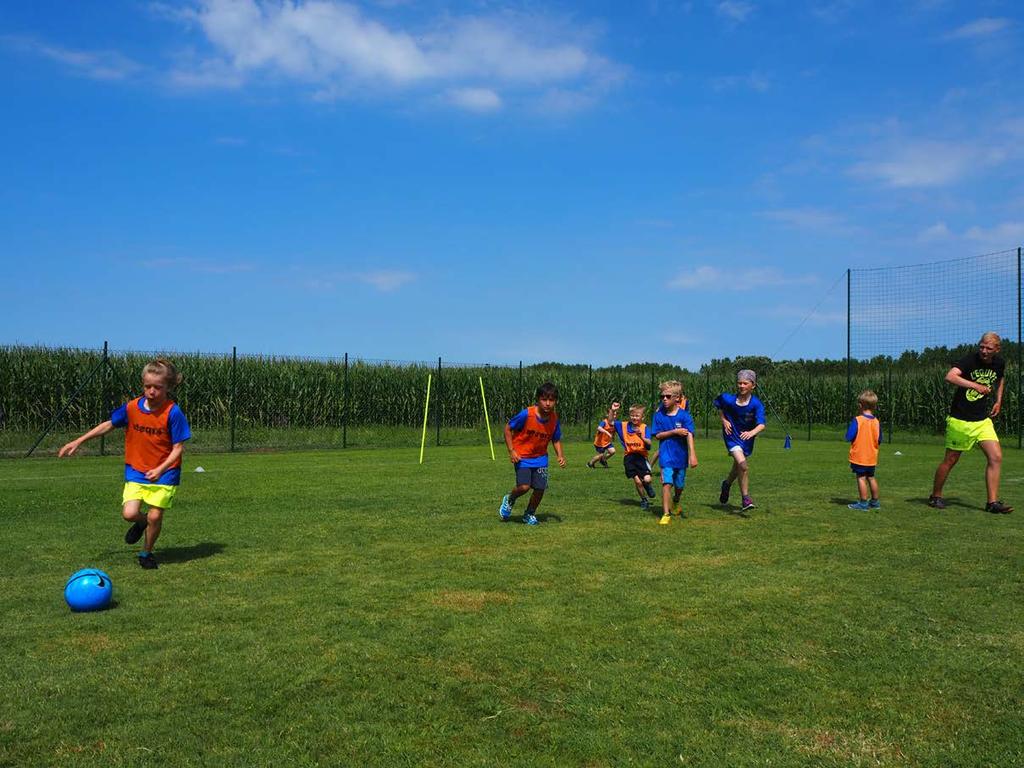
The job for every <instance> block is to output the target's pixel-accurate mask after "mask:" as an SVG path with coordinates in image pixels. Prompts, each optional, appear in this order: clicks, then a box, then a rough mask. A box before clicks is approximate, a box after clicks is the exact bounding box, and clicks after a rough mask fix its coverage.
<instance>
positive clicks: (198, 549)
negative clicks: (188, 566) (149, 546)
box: [156, 541, 225, 565]
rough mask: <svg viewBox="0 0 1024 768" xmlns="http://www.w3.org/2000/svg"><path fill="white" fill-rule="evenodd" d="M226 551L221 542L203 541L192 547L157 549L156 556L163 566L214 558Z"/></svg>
mask: <svg viewBox="0 0 1024 768" xmlns="http://www.w3.org/2000/svg"><path fill="white" fill-rule="evenodd" d="M224 549H225V545H224V544H221V543H220V542H219V541H202V542H200V543H198V544H193V545H192V546H190V547H168V548H167V549H157V550H156V554H157V556H158V557H159V558H160V565H163V564H164V563H187V562H188V561H190V560H200V559H202V558H204V557H213V556H214V555H219V554H220V553H221V552H223V551H224Z"/></svg>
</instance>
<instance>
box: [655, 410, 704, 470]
mask: <svg viewBox="0 0 1024 768" xmlns="http://www.w3.org/2000/svg"><path fill="white" fill-rule="evenodd" d="M680 427H682V428H683V429H688V430H690V432H691V433H693V432H696V431H697V428H696V427H695V426H694V423H693V417H692V416H691V415H690V412H689V411H687V410H685V409H683V408H680V409H679V410H678V411H676V412H675V413H674V414H672V415H671V416H669V415H668V414H667V413H665V408H664V406H662V407H661V408H659V409H658V410H657V411H655V412H654V424H653V425H652V426H651V433H652V434H654V435H657V434H658V433H659V432H668V431H669V430H673V429H679V428H680ZM658 461H659V462H660V463H661V466H662V467H665V468H667V469H685V468H686V467H688V466H689V464H690V449H689V446H688V445H687V442H686V438H685V437H680V436H679V435H673V436H672V437H666V438H665V439H664V440H661V441H659V443H658Z"/></svg>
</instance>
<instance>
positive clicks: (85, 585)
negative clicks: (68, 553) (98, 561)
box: [64, 568, 114, 611]
mask: <svg viewBox="0 0 1024 768" xmlns="http://www.w3.org/2000/svg"><path fill="white" fill-rule="evenodd" d="M113 595H114V584H113V582H112V581H111V580H110V577H109V576H107V574H105V573H104V572H103V571H101V570H98V569H96V568H83V569H82V570H80V571H75V572H74V573H73V574H71V578H70V579H68V583H67V584H65V585H64V601H65V602H66V603H67V604H68V606H69V607H70V608H71V610H72V611H101V610H103V609H104V608H106V607H107V606H108V605H110V598H111V597H113Z"/></svg>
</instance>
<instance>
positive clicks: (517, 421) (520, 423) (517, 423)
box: [508, 408, 562, 468]
mask: <svg viewBox="0 0 1024 768" xmlns="http://www.w3.org/2000/svg"><path fill="white" fill-rule="evenodd" d="M527 412H528V409H527V408H523V410H521V411H520V412H519V413H517V414H516V415H515V416H513V417H512V418H511V419H509V420H508V427H509V429H511V430H512V431H513V432H518V431H519V430H521V429H522V428H523V427H525V426H526V415H527ZM537 421H539V422H540V423H541V424H547V423H548V420H547V419H542V418H541V417H540V414H539V413H538V415H537ZM561 439H562V422H561V420H559V421H556V422H555V432H554V434H553V435H551V442H555V441H556V440H561ZM547 465H548V454H547V452H545V453H544V455H543V456H535V457H534V458H532V459H520V461H519V463H518V464H516V467H517V468H518V467H527V468H534V467H546V466H547Z"/></svg>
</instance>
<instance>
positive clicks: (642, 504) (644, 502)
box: [640, 499, 651, 509]
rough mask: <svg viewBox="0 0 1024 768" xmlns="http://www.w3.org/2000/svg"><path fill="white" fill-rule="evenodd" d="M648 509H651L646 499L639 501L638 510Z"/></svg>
mask: <svg viewBox="0 0 1024 768" xmlns="http://www.w3.org/2000/svg"><path fill="white" fill-rule="evenodd" d="M650 508H651V502H649V501H648V500H647V499H640V509H650Z"/></svg>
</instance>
